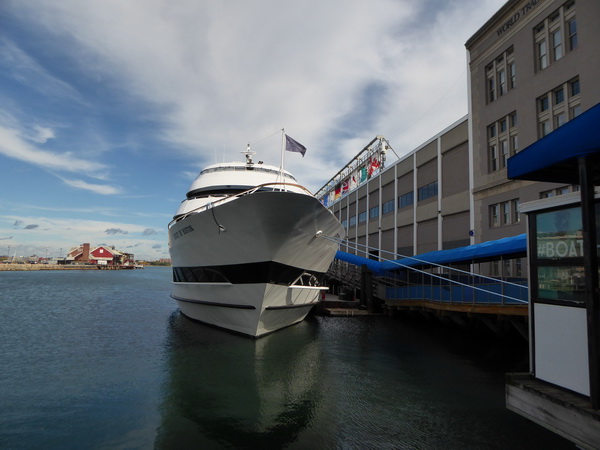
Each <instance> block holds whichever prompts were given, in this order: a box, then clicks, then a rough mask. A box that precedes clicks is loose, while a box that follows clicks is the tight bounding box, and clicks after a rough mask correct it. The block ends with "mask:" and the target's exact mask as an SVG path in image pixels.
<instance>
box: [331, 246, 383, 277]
mask: <svg viewBox="0 0 600 450" xmlns="http://www.w3.org/2000/svg"><path fill="white" fill-rule="evenodd" d="M335 259H339V260H340V261H346V262H347V263H350V264H354V265H355V266H358V267H362V266H367V269H369V270H370V271H371V272H373V273H376V274H377V275H383V273H384V272H385V270H386V269H385V268H384V267H383V264H384V263H383V262H379V261H375V260H373V259H369V258H365V257H363V256H358V255H353V254H351V253H346V252H342V251H339V250H338V251H337V253H336V254H335Z"/></svg>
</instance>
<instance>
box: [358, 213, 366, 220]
mask: <svg viewBox="0 0 600 450" xmlns="http://www.w3.org/2000/svg"><path fill="white" fill-rule="evenodd" d="M366 221H367V212H366V211H364V212H361V213H360V214H359V215H358V223H363V222H366Z"/></svg>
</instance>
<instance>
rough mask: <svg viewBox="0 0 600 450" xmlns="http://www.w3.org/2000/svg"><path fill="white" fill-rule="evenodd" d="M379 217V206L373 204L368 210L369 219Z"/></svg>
mask: <svg viewBox="0 0 600 450" xmlns="http://www.w3.org/2000/svg"><path fill="white" fill-rule="evenodd" d="M377 217H379V206H373V207H372V208H371V209H370V210H369V219H375V218H377Z"/></svg>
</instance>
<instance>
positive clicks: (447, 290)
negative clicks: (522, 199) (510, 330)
mask: <svg viewBox="0 0 600 450" xmlns="http://www.w3.org/2000/svg"><path fill="white" fill-rule="evenodd" d="M322 237H323V238H325V239H330V240H333V241H335V242H337V243H338V244H340V247H341V248H346V249H348V250H351V251H352V252H353V253H350V252H347V251H341V250H340V251H338V252H337V254H336V259H335V261H334V263H333V264H332V267H331V269H330V271H329V272H328V275H329V276H330V277H331V278H334V279H336V280H338V281H339V282H341V283H343V282H344V281H345V280H344V274H348V273H353V275H352V277H351V278H350V281H352V282H353V284H352V285H351V286H349V287H350V288H351V289H357V287H358V282H357V281H356V278H357V275H356V274H357V273H359V272H360V268H362V270H363V271H364V270H368V271H369V272H371V273H372V274H373V277H372V278H373V295H374V296H375V297H376V298H378V299H379V300H380V301H381V303H382V308H383V309H384V310H386V311H387V312H388V313H391V312H393V311H394V310H415V309H417V310H427V311H434V312H437V313H438V314H442V313H446V314H448V313H463V314H468V315H473V314H479V315H481V318H484V319H485V318H486V317H487V318H489V317H490V315H493V316H495V317H497V316H505V318H506V317H519V318H520V319H523V318H526V317H527V315H528V285H527V280H526V279H525V278H508V277H503V276H500V277H492V276H488V275H483V274H481V273H475V272H474V271H473V269H474V268H476V267H479V264H480V263H481V262H489V261H494V260H500V261H502V260H506V259H512V258H520V257H524V256H526V245H527V243H526V237H525V235H519V236H515V237H511V238H504V239H500V240H498V241H489V242H485V243H482V244H476V245H471V246H467V247H461V248H458V249H453V250H441V251H437V252H429V253H425V254H421V255H416V256H406V255H400V254H396V253H392V252H387V251H384V250H382V249H377V248H373V247H369V246H366V245H362V244H358V243H356V242H352V241H348V240H345V239H340V238H335V237H331V236H322ZM375 252H378V253H375ZM369 254H377V255H379V256H378V258H377V260H374V259H372V258H369V257H367V255H369ZM360 255H365V256H360ZM452 264H460V265H461V267H463V268H458V267H453V266H452ZM350 266H353V267H354V271H352V270H351V269H350ZM500 266H501V267H502V264H500ZM464 267H470V268H471V269H472V270H465V268H464ZM363 286H364V285H363ZM461 320H462V319H461ZM488 325H490V327H492V328H493V326H492V325H491V324H488ZM514 325H515V327H516V328H517V329H518V330H519V332H520V333H521V334H523V336H524V337H526V338H527V336H526V334H527V332H526V330H527V327H526V322H524V321H523V320H517V322H516V323H515V324H514Z"/></svg>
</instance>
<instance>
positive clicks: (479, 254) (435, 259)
mask: <svg viewBox="0 0 600 450" xmlns="http://www.w3.org/2000/svg"><path fill="white" fill-rule="evenodd" d="M526 254H527V235H526V234H520V235H518V236H511V237H507V238H503V239H498V240H496V241H487V242H482V243H481V244H474V245H468V246H466V247H459V248H454V249H451V250H439V251H435V252H428V253H422V254H420V255H416V256H414V257H412V258H402V259H397V260H395V261H383V262H379V261H374V260H372V259H368V258H364V257H362V256H357V255H352V254H350V253H346V252H342V251H338V252H337V253H336V255H335V257H336V259H340V260H342V261H346V262H349V263H350V264H354V265H357V266H362V265H363V264H364V265H366V266H367V268H368V269H369V270H371V271H372V272H375V273H377V274H379V275H381V274H383V273H384V272H385V271H386V270H394V269H399V268H402V267H417V266H426V265H429V264H442V265H443V264H452V263H460V262H471V261H475V262H477V261H479V262H483V261H490V260H493V259H498V258H500V257H511V258H518V257H521V256H525V255H526Z"/></svg>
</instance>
